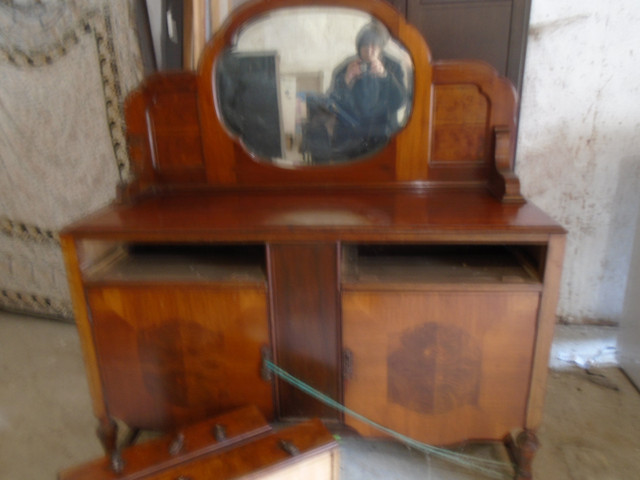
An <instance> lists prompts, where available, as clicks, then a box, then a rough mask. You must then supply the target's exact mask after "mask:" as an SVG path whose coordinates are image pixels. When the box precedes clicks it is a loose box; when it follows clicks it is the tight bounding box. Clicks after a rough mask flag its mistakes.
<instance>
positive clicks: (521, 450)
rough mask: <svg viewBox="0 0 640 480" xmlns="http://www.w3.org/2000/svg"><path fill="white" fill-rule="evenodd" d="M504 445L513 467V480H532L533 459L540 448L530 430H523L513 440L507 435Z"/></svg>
mask: <svg viewBox="0 0 640 480" xmlns="http://www.w3.org/2000/svg"><path fill="white" fill-rule="evenodd" d="M505 445H506V447H507V450H508V451H509V455H510V456H511V460H512V461H513V463H514V466H515V476H514V480H533V469H532V464H533V457H534V456H535V454H536V451H537V450H538V447H539V446H540V443H539V442H538V437H537V436H536V434H535V433H534V432H533V431H532V430H523V431H522V432H520V433H519V434H518V435H517V436H516V437H515V438H514V437H513V436H512V435H508V436H507V438H506V439H505Z"/></svg>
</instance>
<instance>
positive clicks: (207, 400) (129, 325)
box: [87, 284, 273, 429]
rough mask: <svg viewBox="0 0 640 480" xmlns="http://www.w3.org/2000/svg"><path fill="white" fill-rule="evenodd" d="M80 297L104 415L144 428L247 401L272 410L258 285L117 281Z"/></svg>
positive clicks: (198, 417)
mask: <svg viewBox="0 0 640 480" xmlns="http://www.w3.org/2000/svg"><path fill="white" fill-rule="evenodd" d="M87 296H88V300H89V306H90V310H91V320H92V327H93V334H94V341H95V343H96V351H97V355H98V359H99V365H100V374H101V377H102V382H103V386H104V395H105V400H106V404H107V408H108V411H109V414H110V415H111V416H113V417H116V418H119V419H121V420H123V421H124V422H125V423H127V424H128V425H129V426H133V427H139V428H145V429H165V428H170V427H171V426H173V425H176V424H184V423H187V422H189V423H190V422H193V421H197V420H201V419H203V418H206V417H208V416H211V415H214V414H217V413H220V412H222V411H226V410H229V409H232V408H236V407H239V406H243V405H247V404H253V405H256V406H258V407H259V409H260V410H261V411H262V413H263V414H264V415H265V416H267V417H268V418H270V417H271V416H272V414H273V401H272V390H271V384H270V383H268V382H265V381H264V380H263V379H262V378H261V376H260V367H261V362H262V354H261V349H262V348H263V346H264V345H268V343H269V328H268V320H267V300H266V293H265V291H264V288H232V287H219V286H210V285H197V284H191V285H180V284H175V285H171V284H169V285H167V284H162V285H153V284H148V285H137V286H133V285H132V286H122V285H120V286H103V287H94V288H90V289H89V290H88V292H87Z"/></svg>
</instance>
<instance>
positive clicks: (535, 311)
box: [61, 0, 565, 478]
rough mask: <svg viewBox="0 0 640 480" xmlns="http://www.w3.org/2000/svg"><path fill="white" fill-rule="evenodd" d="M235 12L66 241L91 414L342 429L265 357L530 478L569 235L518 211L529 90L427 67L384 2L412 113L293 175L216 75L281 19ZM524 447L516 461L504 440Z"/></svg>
mask: <svg viewBox="0 0 640 480" xmlns="http://www.w3.org/2000/svg"><path fill="white" fill-rule="evenodd" d="M311 3H312V2H308V1H304V0H275V1H269V2H255V3H251V4H248V5H245V6H243V8H240V9H238V10H237V11H236V12H235V14H234V16H233V17H232V18H231V19H230V20H229V21H228V22H227V23H226V24H225V26H224V27H223V28H222V29H221V31H220V32H218V34H217V35H216V36H215V37H214V39H213V40H212V41H211V42H210V43H209V44H208V45H207V47H206V49H205V52H204V54H203V57H202V60H201V62H200V67H199V70H198V71H197V72H194V73H189V72H183V73H164V74H159V75H156V76H154V77H151V78H149V79H147V80H146V81H145V82H144V83H143V84H142V85H141V86H140V88H139V89H138V90H136V91H135V92H133V93H132V94H131V95H130V96H129V98H128V100H127V104H126V114H127V127H128V141H129V151H130V156H131V159H132V162H133V169H134V172H135V178H134V179H133V180H132V182H131V183H130V184H128V185H126V186H124V187H123V188H122V189H121V190H120V197H119V200H118V201H117V202H115V203H114V204H113V205H110V206H108V207H106V208H105V209H103V210H101V211H99V212H96V213H95V214H93V215H91V216H89V217H87V218H85V219H82V220H80V221H78V222H76V223H75V224H73V225H70V226H69V227H68V228H67V229H65V231H64V232H63V233H62V235H61V241H62V246H63V250H64V253H65V258H66V261H67V267H68V273H69V281H70V286H71V290H72V295H73V298H74V305H75V313H76V320H77V325H78V329H79V332H80V337H81V340H82V345H83V349H84V356H85V362H86V367H87V372H88V378H89V384H90V390H91V394H92V398H93V408H94V411H95V414H96V416H97V417H98V419H99V422H100V435H101V437H102V439H103V441H104V444H105V448H106V450H107V452H108V453H109V454H113V453H114V452H115V450H116V444H115V440H116V435H117V430H116V428H115V425H116V420H118V421H122V422H124V423H125V424H126V425H128V426H129V427H132V428H141V429H160V430H172V429H175V428H177V427H179V426H181V425H184V424H187V423H191V422H195V421H198V420H201V419H203V418H207V417H209V416H212V415H216V414H219V413H221V412H224V411H227V410H231V409H233V408H237V407H240V406H243V405H248V404H252V405H256V406H257V407H258V408H259V409H260V411H261V412H262V413H263V414H264V415H265V416H266V417H267V418H268V419H272V420H273V419H279V420H296V419H305V418H310V417H320V418H323V419H324V420H326V421H328V422H334V423H337V424H346V425H349V426H352V427H354V428H355V429H356V430H358V431H359V432H360V433H362V434H365V435H377V433H376V432H375V431H373V430H372V429H371V428H370V427H369V426H367V425H363V424H360V423H359V422H358V421H355V420H353V419H351V418H350V417H348V416H344V415H343V414H342V413H341V412H338V411H336V410H333V409H331V408H329V407H327V406H325V405H324V404H321V403H320V402H318V401H317V400H314V399H313V398H311V397H309V396H308V395H306V394H304V393H302V392H300V391H298V390H296V389H295V388H293V387H291V386H289V385H288V384H286V383H284V382H283V381H280V380H278V379H277V378H269V376H268V375H265V372H264V368H263V367H264V360H265V359H269V360H272V361H273V362H274V363H276V364H277V365H279V366H280V367H282V368H283V369H285V370H287V371H289V372H290V373H291V374H293V375H294V376H296V377H298V378H299V379H301V380H303V381H304V382H306V383H308V384H310V385H311V386H313V387H315V388H316V389H318V390H320V391H322V392H324V393H325V394H327V395H329V396H330V397H332V398H334V399H335V400H337V401H339V402H341V403H343V404H344V405H345V406H346V407H348V408H350V409H352V410H355V411H356V412H358V413H360V414H362V415H364V416H366V417H369V418H370V419H371V420H373V421H375V422H378V423H380V424H383V425H385V426H387V427H389V428H391V429H394V430H396V431H398V432H400V433H402V434H404V435H408V436H410V437H413V438H415V439H416V440H419V441H423V442H427V443H432V444H438V445H450V444H455V443H458V442H461V441H465V440H490V441H503V440H505V439H506V438H507V437H509V438H510V433H511V432H512V431H514V430H521V431H522V432H524V433H523V434H522V435H521V436H520V438H519V439H518V440H516V446H515V448H514V449H513V452H514V457H515V460H516V463H517V464H518V465H519V466H518V473H517V477H518V478H529V477H527V475H530V471H531V465H530V464H531V459H532V455H533V451H534V450H535V443H536V442H535V431H536V429H537V427H538V426H539V425H540V422H541V418H542V409H543V400H544V395H545V384H546V375H547V360H548V355H549V350H550V344H551V339H552V335H553V328H554V324H555V311H556V304H557V299H558V288H559V280H560V274H561V268H562V259H563V250H564V243H565V231H564V229H563V228H562V227H561V226H560V225H558V224H557V223H556V222H554V221H553V220H552V219H551V218H550V217H549V216H547V215H546V214H545V213H544V212H542V211H541V210H540V209H538V208H537V207H536V206H534V205H533V204H531V203H530V202H527V201H526V200H525V199H524V198H522V196H521V195H520V189H519V183H518V179H517V177H516V176H515V174H514V172H513V145H514V142H515V139H514V132H515V112H516V104H515V94H514V90H513V87H512V86H511V85H510V83H509V82H508V81H507V80H506V79H505V78H503V77H501V76H499V75H498V74H497V73H496V72H495V71H494V70H493V69H492V68H491V67H489V66H488V65H486V64H483V63H481V62H470V61H467V62H460V61H455V62H433V63H432V62H431V60H430V55H429V50H428V47H427V45H426V44H425V42H424V40H423V39H422V37H421V36H420V35H419V34H418V33H417V31H416V30H415V29H414V28H413V27H411V26H410V25H409V24H407V23H406V22H405V20H404V19H403V18H402V17H401V16H399V15H398V14H397V13H396V12H395V11H394V10H393V9H392V8H391V7H390V6H388V5H387V4H386V3H384V2H382V1H379V2H378V1H362V0H344V1H337V0H328V1H323V2H313V4H314V6H317V5H318V4H324V5H326V6H328V7H331V8H334V7H348V8H350V9H358V10H363V11H365V12H368V13H369V14H371V15H372V16H373V17H374V18H377V19H378V20H379V21H380V22H381V23H382V24H384V25H385V26H386V28H387V29H388V30H389V32H390V34H391V36H392V37H393V38H395V39H397V40H398V41H399V42H400V43H401V44H402V45H404V46H405V47H406V49H407V51H408V52H409V54H410V58H411V60H412V63H413V85H412V87H413V88H412V91H413V96H412V105H411V114H410V116H409V118H408V121H407V123H406V125H405V126H404V127H403V128H402V129H401V130H400V131H399V132H398V133H397V134H396V135H395V136H393V137H391V138H390V139H389V142H388V143H387V144H386V146H384V147H383V148H381V149H379V150H376V151H375V152H373V153H371V154H370V155H368V156H367V157H365V158H363V159H357V160H354V161H353V162H348V163H339V164H333V165H331V164H330V165H322V166H301V167H299V168H283V167H281V166H278V165H275V164H273V163H271V162H268V161H265V159H261V158H257V157H256V156H255V155H254V154H252V153H251V152H249V151H247V149H246V148H245V147H244V146H243V142H242V140H241V139H240V138H238V136H237V135H235V134H232V133H230V131H229V129H228V128H227V127H226V126H225V125H224V124H223V121H222V120H221V116H220V114H219V110H218V108H219V107H218V105H219V103H218V99H217V98H216V95H217V94H216V81H217V80H216V76H215V74H214V72H215V66H216V65H217V64H216V59H217V58H218V57H219V55H221V52H223V51H224V49H225V48H226V47H227V46H228V45H229V44H231V43H232V42H233V41H234V39H235V38H236V35H237V34H238V32H240V31H242V29H243V28H244V27H245V26H246V25H247V24H248V23H250V22H251V20H252V19H253V18H256V17H261V16H262V15H264V14H265V13H267V12H272V11H277V10H278V9H283V8H285V9H291V8H293V9H295V8H303V9H304V8H306V7H307V6H308V5H310V4H311ZM509 444H512V442H511V441H509Z"/></svg>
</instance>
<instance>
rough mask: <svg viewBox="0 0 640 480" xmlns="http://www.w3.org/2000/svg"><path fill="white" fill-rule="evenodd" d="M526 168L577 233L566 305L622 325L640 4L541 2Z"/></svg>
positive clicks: (523, 135)
mask: <svg viewBox="0 0 640 480" xmlns="http://www.w3.org/2000/svg"><path fill="white" fill-rule="evenodd" d="M518 142H519V143H518V154H517V172H518V175H519V176H520V179H521V182H522V188H523V192H524V194H525V196H527V197H528V198H529V199H530V200H532V201H533V202H534V203H535V204H537V205H538V206H540V207H541V208H543V209H544V210H546V211H547V212H548V213H549V214H550V215H551V216H552V217H554V218H555V219H556V220H558V221H559V222H560V223H562V224H563V225H564V226H565V227H566V228H567V229H568V231H569V237H568V244H567V253H566V259H565V268H564V274H563V281H562V289H561V298H560V306H559V314H560V316H561V317H562V318H563V319H564V320H566V321H571V322H592V321H596V322H601V321H613V322H618V321H619V320H620V317H621V315H622V308H623V301H624V292H625V286H626V279H627V273H628V270H629V261H630V253H631V245H632V241H633V232H634V225H635V219H636V212H637V209H638V203H639V198H640V2H639V1H638V0H616V1H615V2H603V1H602V0H581V1H575V0H533V2H532V11H531V23H530V34H529V43H528V49H527V61H526V67H525V80H524V87H523V96H522V104H521V116H520V131H519V139H518Z"/></svg>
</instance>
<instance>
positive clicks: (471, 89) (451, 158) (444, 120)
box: [431, 85, 491, 163]
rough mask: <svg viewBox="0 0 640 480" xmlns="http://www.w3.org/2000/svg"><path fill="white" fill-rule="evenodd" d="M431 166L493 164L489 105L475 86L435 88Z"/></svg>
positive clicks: (443, 86)
mask: <svg viewBox="0 0 640 480" xmlns="http://www.w3.org/2000/svg"><path fill="white" fill-rule="evenodd" d="M433 103H434V122H433V123H434V125H433V141H432V153H431V162H432V163H437V162H472V163H485V162H488V161H489V158H490V157H489V154H490V153H491V151H490V142H489V139H490V131H489V128H488V119H489V118H488V116H489V103H488V102H487V98H486V97H485V96H484V95H482V93H481V92H480V90H479V89H478V87H476V86H474V85H438V86H436V87H435V88H434V101H433Z"/></svg>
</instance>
